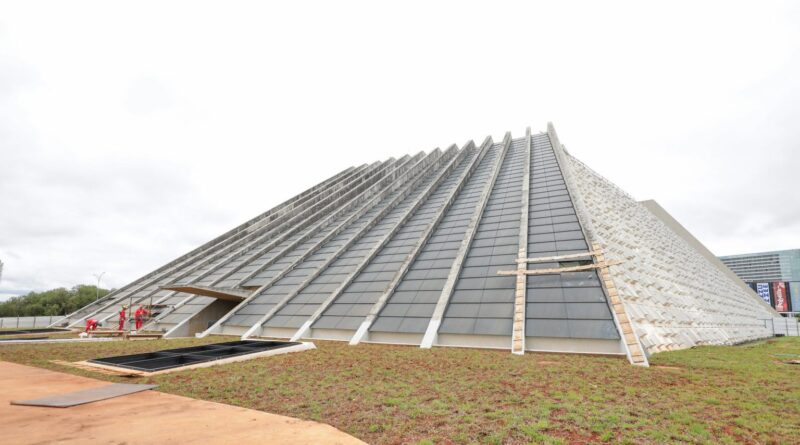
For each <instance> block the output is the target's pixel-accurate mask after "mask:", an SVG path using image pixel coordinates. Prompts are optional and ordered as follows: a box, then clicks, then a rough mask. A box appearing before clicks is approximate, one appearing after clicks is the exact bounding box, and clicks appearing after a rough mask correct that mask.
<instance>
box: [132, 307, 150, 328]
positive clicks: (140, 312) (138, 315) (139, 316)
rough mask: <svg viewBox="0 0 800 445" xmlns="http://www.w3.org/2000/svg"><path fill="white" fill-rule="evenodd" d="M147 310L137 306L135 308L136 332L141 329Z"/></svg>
mask: <svg viewBox="0 0 800 445" xmlns="http://www.w3.org/2000/svg"><path fill="white" fill-rule="evenodd" d="M147 314H148V312H147V309H145V308H144V306H139V307H138V308H136V312H134V318H135V319H136V330H137V331H138V330H139V329H142V325H143V324H144V317H145V315H147Z"/></svg>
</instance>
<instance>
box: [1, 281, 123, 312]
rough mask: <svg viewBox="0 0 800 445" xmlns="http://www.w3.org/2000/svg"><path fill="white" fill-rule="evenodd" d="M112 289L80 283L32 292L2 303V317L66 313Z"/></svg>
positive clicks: (102, 295)
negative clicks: (67, 287)
mask: <svg viewBox="0 0 800 445" xmlns="http://www.w3.org/2000/svg"><path fill="white" fill-rule="evenodd" d="M109 292H110V291H109V290H108V289H102V288H100V289H98V288H97V287H96V286H92V285H84V284H80V285H78V286H75V287H73V288H72V289H66V288H63V287H59V288H57V289H50V290H46V291H44V292H30V293H28V294H27V295H21V296H19V297H12V298H10V299H9V300H7V301H5V302H3V303H0V317H33V316H37V317H38V316H48V315H66V314H69V313H71V312H75V311H76V310H78V309H80V308H82V307H84V306H86V305H87V304H89V303H91V302H93V301H94V300H95V299H96V298H98V297H99V298H103V297H104V296H105V295H106V294H108V293H109Z"/></svg>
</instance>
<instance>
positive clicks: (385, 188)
mask: <svg viewBox="0 0 800 445" xmlns="http://www.w3.org/2000/svg"><path fill="white" fill-rule="evenodd" d="M421 165H422V162H421V161H420V166H421ZM417 171H418V170H417V168H416V167H414V168H411V169H409V170H407V171H405V172H403V173H402V174H400V175H399V176H391V177H387V178H386V179H385V180H381V181H380V182H379V183H378V184H375V185H373V186H372V187H371V190H368V191H365V192H364V193H362V194H361V195H359V196H358V197H356V198H353V200H352V201H351V203H348V204H347V206H348V208H349V206H351V205H354V204H357V203H359V202H361V200H362V199H367V198H369V199H368V201H367V202H366V203H365V204H363V205H362V206H361V207H359V208H358V209H357V210H355V211H353V212H350V214H349V215H348V217H347V218H346V219H345V220H344V221H342V222H341V223H339V224H338V225H337V226H336V227H335V228H334V229H333V230H331V231H330V232H329V233H328V234H327V235H325V236H324V237H323V238H322V239H320V240H319V241H318V242H317V243H315V244H314V245H313V246H311V247H310V248H308V249H306V251H305V252H303V253H302V254H301V255H300V256H299V257H298V258H296V259H295V260H294V261H292V262H291V263H289V264H287V265H286V266H285V267H284V268H283V269H282V270H281V271H280V272H278V273H277V274H276V275H275V276H274V277H272V278H271V279H270V280H269V281H268V282H266V283H264V284H262V285H261V286H259V287H258V289H256V290H254V291H253V292H251V294H250V295H249V296H248V297H247V298H246V299H245V300H244V301H243V302H242V303H240V304H239V305H237V306H236V307H235V308H234V309H233V310H231V311H230V312H228V313H227V314H226V315H225V316H224V317H222V318H221V319H219V320H217V322H216V323H214V324H213V325H212V326H211V327H209V328H208V329H206V330H205V331H204V332H203V333H202V334H200V335H199V336H200V337H205V336H206V335H208V334H210V333H213V332H216V331H217V330H219V329H220V328H221V326H222V325H223V324H224V323H225V322H226V321H227V320H228V319H229V318H230V317H232V316H233V315H234V314H235V313H236V312H237V311H238V310H239V309H241V308H243V307H244V306H246V305H247V304H249V303H250V301H252V300H253V299H255V298H257V297H258V296H259V295H261V293H262V292H264V291H265V290H266V289H268V288H269V287H271V286H272V285H273V284H275V283H277V282H278V281H280V280H281V279H282V278H283V277H285V276H286V275H287V274H288V273H289V272H291V271H292V269H294V268H295V267H297V266H298V265H299V264H301V263H302V262H304V261H305V260H306V259H307V258H308V257H309V256H311V255H313V254H314V252H316V251H317V250H319V249H320V248H321V247H322V246H324V245H325V244H326V243H327V242H328V241H330V240H331V239H333V238H335V237H336V236H337V235H338V234H339V233H341V231H342V230H344V229H345V228H347V227H348V226H349V225H350V224H352V223H353V222H354V221H356V220H357V219H358V218H360V217H361V216H363V215H364V214H365V213H367V212H368V211H369V210H370V209H372V208H373V207H374V206H375V205H377V204H378V203H379V202H380V201H381V200H382V199H384V198H386V197H387V196H388V195H389V194H390V193H391V192H392V191H393V190H394V187H392V184H395V183H403V182H405V181H406V180H407V178H410V177H413V175H414V174H415V173H416V172H417ZM372 189H374V190H372ZM373 195H374V196H373ZM339 213H340V212H337V213H336V214H333V215H330V216H329V217H328V219H330V221H333V219H335V218H336V217H337V216H339V215H338V214H339ZM311 232H315V230H313V229H312V230H311ZM302 239H303V240H304V241H305V239H306V237H303V238H302ZM256 275H257V272H256V271H254V272H253V273H250V274H248V276H246V277H244V278H242V279H241V280H239V285H242V284H243V283H245V282H247V280H249V279H250V278H252V277H254V276H256ZM251 329H252V328H251Z"/></svg>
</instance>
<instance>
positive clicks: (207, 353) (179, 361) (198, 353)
mask: <svg viewBox="0 0 800 445" xmlns="http://www.w3.org/2000/svg"><path fill="white" fill-rule="evenodd" d="M299 344H300V343H298V342H288V341H255V340H242V341H231V342H227V343H214V344H210V345H203V346H193V347H190V348H178V349H165V350H163V351H156V352H148V353H144V354H131V355H119V356H116V357H105V358H97V359H92V360H89V361H90V362H92V363H98V364H101V365H109V366H118V367H122V368H127V369H135V370H137V371H145V372H155V371H163V370H165V369H172V368H179V367H181V366H188V365H194V364H197V363H203V362H210V361H214V360H220V359H223V358H228V357H238V356H240V355H247V354H254V353H256V352H263V351H269V350H271V349H278V348H285V347H287V346H294V345H299Z"/></svg>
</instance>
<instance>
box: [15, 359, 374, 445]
mask: <svg viewBox="0 0 800 445" xmlns="http://www.w3.org/2000/svg"><path fill="white" fill-rule="evenodd" d="M107 384H108V382H104V381H100V380H95V379H89V378H85V377H79V376H75V375H71V374H63V373H60V372H54V371H49V370H46V369H40V368H33V367H30V366H23V365H17V364H14V363H8V362H0V442H2V443H8V444H12V443H13V444H44V443H59V444H71V443H82V444H85V443H98V444H120V445H121V444H123V443H124V444H129V445H132V444H176V445H177V444H201V443H202V444H223V443H224V444H231V443H233V444H237V445H244V444H251V443H252V444H255V443H259V444H307V443H313V444H342V445H349V444H363V443H364V442H362V441H360V440H358V439H356V438H354V437H352V436H349V435H347V434H345V433H343V432H341V431H339V430H337V429H336V428H333V427H332V426H329V425H325V424H321V423H316V422H311V421H305V420H299V419H293V418H291V417H284V416H278V415H275V414H269V413H265V412H261V411H255V410H251V409H246V408H237V407H234V406H230V405H223V404H221V403H214V402H206V401H203V400H196V399H190V398H187V397H181V396H175V395H171V394H165V393H161V392H158V391H144V392H140V393H136V394H131V395H127V396H123V397H117V398H115V399H109V400H103V401H100V402H95V403H89V404H86V405H81V406H76V407H72V408H39V407H30V406H14V405H11V404H10V402H11V400H25V399H34V398H39V397H44V396H48V395H56V394H61V393H66V392H70V391H78V390H82V389H88V388H93V387H97V386H103V385H107Z"/></svg>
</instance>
